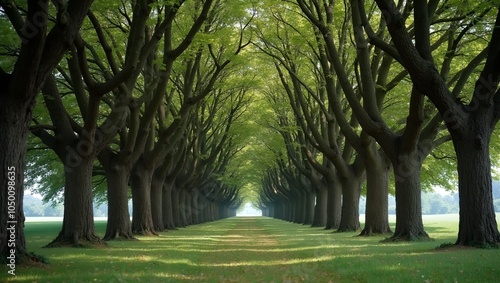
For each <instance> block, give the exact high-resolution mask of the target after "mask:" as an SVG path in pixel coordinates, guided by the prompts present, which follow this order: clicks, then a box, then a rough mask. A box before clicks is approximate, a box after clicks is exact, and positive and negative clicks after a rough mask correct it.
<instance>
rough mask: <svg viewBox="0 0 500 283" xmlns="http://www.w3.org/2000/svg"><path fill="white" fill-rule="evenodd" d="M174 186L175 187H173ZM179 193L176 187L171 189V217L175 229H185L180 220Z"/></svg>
mask: <svg viewBox="0 0 500 283" xmlns="http://www.w3.org/2000/svg"><path fill="white" fill-rule="evenodd" d="M174 186H175V185H174ZM180 204H181V192H180V190H179V189H177V187H172V215H173V217H174V225H175V227H179V228H181V227H185V226H184V222H183V221H182V218H181V206H180Z"/></svg>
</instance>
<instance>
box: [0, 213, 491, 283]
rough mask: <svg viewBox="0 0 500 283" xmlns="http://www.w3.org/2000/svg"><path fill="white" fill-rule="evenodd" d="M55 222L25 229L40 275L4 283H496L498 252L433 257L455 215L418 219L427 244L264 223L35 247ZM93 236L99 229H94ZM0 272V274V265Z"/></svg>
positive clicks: (21, 273)
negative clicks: (105, 244)
mask: <svg viewBox="0 0 500 283" xmlns="http://www.w3.org/2000/svg"><path fill="white" fill-rule="evenodd" d="M60 225H61V224H60V223H58V222H33V223H27V224H26V234H27V239H28V248H29V250H30V251H33V252H36V253H38V254H41V255H44V256H46V257H47V258H48V259H49V260H50V263H51V264H50V265H49V266H46V267H30V268H27V267H18V269H17V270H16V274H17V275H16V276H15V277H13V276H8V274H7V273H6V271H3V272H2V274H0V281H2V280H3V279H5V280H7V281H8V282H499V280H500V261H499V258H500V250H480V249H460V250H453V251H443V250H441V251H436V250H435V248H436V247H437V246H439V245H440V244H442V243H449V242H453V241H454V240H455V237H456V233H457V222H456V220H455V217H450V216H447V217H445V218H442V217H431V218H426V219H425V226H426V230H427V232H428V233H429V234H430V235H431V237H433V238H434V239H435V241H432V242H417V243H391V244H382V243H379V241H380V240H381V239H382V237H372V238H362V237H356V233H332V232H331V231H325V230H322V229H319V228H310V227H307V226H303V225H297V224H291V223H287V222H284V221H279V220H273V219H269V218H263V217H253V218H249V217H246V218H243V217H240V218H231V219H227V220H222V221H218V222H213V223H207V224H203V225H198V226H192V227H189V228H186V229H181V230H178V231H170V232H166V233H162V234H161V236H159V237H140V241H136V242H124V241H116V242H111V243H110V247H109V248H100V249H72V248H56V249H45V248H41V247H42V246H43V245H45V244H47V243H48V242H49V241H50V240H52V239H53V237H54V236H55V235H56V234H57V232H58V231H59V229H60ZM96 228H97V231H98V232H99V233H100V234H101V235H102V234H103V232H104V228H105V223H104V222H102V221H101V222H97V223H96ZM4 268H5V267H4Z"/></svg>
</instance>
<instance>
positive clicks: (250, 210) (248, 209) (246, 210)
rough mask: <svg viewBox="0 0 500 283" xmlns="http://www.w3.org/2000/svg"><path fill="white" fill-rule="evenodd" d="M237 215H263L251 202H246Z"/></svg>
mask: <svg viewBox="0 0 500 283" xmlns="http://www.w3.org/2000/svg"><path fill="white" fill-rule="evenodd" d="M236 216H262V211H261V210H260V209H256V208H254V207H253V206H252V204H251V203H245V205H244V206H243V209H241V210H240V211H239V212H238V214H236Z"/></svg>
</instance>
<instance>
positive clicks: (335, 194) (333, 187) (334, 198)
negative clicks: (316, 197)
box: [325, 173, 342, 230]
mask: <svg viewBox="0 0 500 283" xmlns="http://www.w3.org/2000/svg"><path fill="white" fill-rule="evenodd" d="M326 180H327V184H326V186H327V187H328V204H327V216H326V227H325V229H326V230H330V229H338V228H339V225H340V220H341V215H342V187H341V184H340V181H339V179H338V177H337V174H335V173H331V174H330V175H329V176H327V179H326Z"/></svg>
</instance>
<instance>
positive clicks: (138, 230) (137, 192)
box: [130, 161, 157, 235]
mask: <svg viewBox="0 0 500 283" xmlns="http://www.w3.org/2000/svg"><path fill="white" fill-rule="evenodd" d="M139 162H140V161H139ZM152 175H153V171H152V170H149V169H146V168H143V166H142V165H140V164H137V165H136V167H135V169H134V170H133V172H132V175H131V178H130V183H131V185H132V205H133V211H132V233H134V234H139V235H157V233H156V231H155V229H154V225H153V218H152V214H151V183H152V178H153V176H152Z"/></svg>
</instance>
